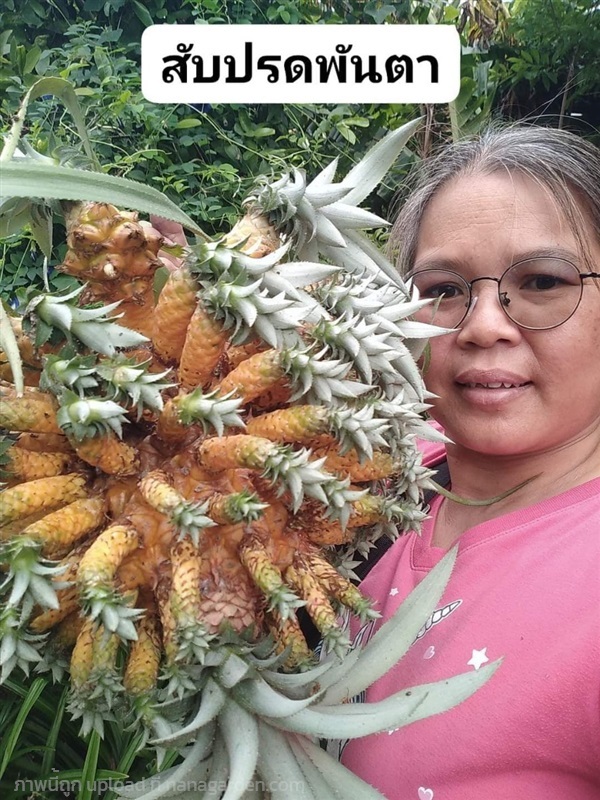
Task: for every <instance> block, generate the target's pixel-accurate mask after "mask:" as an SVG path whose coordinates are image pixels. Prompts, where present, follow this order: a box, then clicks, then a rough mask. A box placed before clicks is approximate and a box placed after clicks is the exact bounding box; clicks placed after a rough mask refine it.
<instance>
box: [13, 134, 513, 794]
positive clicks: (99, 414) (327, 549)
mask: <svg viewBox="0 0 600 800" xmlns="http://www.w3.org/2000/svg"><path fill="white" fill-rule="evenodd" d="M414 127H415V126H414V124H411V125H409V126H407V128H406V130H400V131H396V132H394V133H392V134H390V135H389V136H388V137H387V138H386V139H384V140H383V142H381V143H380V144H379V145H377V146H376V147H375V148H374V150H373V151H372V152H371V153H370V154H368V155H367V157H366V159H365V160H364V162H362V163H361V164H359V165H357V166H356V167H355V168H354V169H353V170H352V171H351V172H350V173H349V175H348V176H346V178H345V179H344V180H343V181H341V182H340V183H335V182H333V177H334V174H335V163H334V164H333V165H330V166H329V167H327V168H326V169H325V170H324V171H323V172H322V173H321V174H320V175H319V176H317V178H316V179H315V180H313V181H312V182H311V183H308V184H307V182H306V179H305V177H304V175H303V174H301V173H299V172H296V173H294V175H293V176H292V177H284V178H282V179H281V180H280V181H277V182H275V183H271V184H269V183H267V182H263V183H262V184H261V186H260V187H259V189H258V190H257V191H256V192H255V193H254V194H253V195H252V196H251V197H250V198H249V199H248V201H247V203H246V206H247V214H246V216H245V217H244V219H243V220H241V221H240V222H239V223H238V224H237V225H236V226H235V227H234V229H233V230H232V231H231V232H230V233H229V234H228V235H226V236H225V237H223V238H222V239H221V240H219V241H214V242H202V243H200V244H195V245H191V246H190V247H189V248H188V249H187V251H186V254H185V258H184V259H183V261H182V265H181V266H180V267H179V268H178V269H177V270H176V271H174V272H173V273H172V274H171V275H170V277H169V278H168V280H167V282H166V284H165V285H164V287H163V289H162V292H161V294H160V296H159V297H158V300H157V301H156V302H155V299H154V296H153V282H154V272H155V270H156V269H157V267H158V265H159V263H160V262H159V260H158V258H157V254H158V251H159V249H160V245H161V240H160V237H157V236H156V235H155V234H153V233H152V231H150V229H149V228H148V226H147V225H145V224H144V223H143V222H140V221H139V220H138V217H137V214H135V213H133V212H121V211H119V210H118V209H117V208H115V207H114V206H112V205H110V204H107V203H94V202H87V203H85V204H77V205H71V206H70V208H69V212H68V214H67V242H68V245H69V250H68V252H67V255H66V257H65V260H64V262H63V264H62V265H61V267H60V268H61V269H62V270H63V271H65V272H67V273H68V274H70V275H74V276H75V277H77V278H80V279H81V280H82V281H85V282H86V284H85V288H84V287H83V286H82V287H80V288H78V289H75V290H74V291H72V292H70V293H69V294H66V295H62V296H52V295H40V296H38V297H36V298H34V299H33V300H32V301H31V302H30V304H29V306H28V308H27V311H26V314H25V322H24V325H23V327H22V328H21V327H20V326H18V330H19V332H20V333H19V337H20V339H19V341H18V342H16V343H15V340H14V338H11V336H10V335H9V334H8V333H7V334H4V333H2V331H4V330H5V329H6V325H4V322H5V321H4V322H3V320H4V317H2V314H3V313H4V312H0V322H3V325H4V327H3V328H2V329H1V330H0V334H1V335H0V340H3V341H4V342H5V345H4V349H5V351H6V358H4V359H3V360H2V363H3V364H8V365H9V366H10V367H11V369H12V373H13V375H14V376H15V387H16V388H13V387H12V386H10V385H7V384H2V385H1V386H0V389H1V391H2V396H1V402H0V425H2V427H4V428H5V429H6V430H7V432H8V437H9V438H8V439H7V440H6V446H5V447H4V449H3V460H4V462H5V464H4V469H5V472H6V475H7V478H8V483H7V485H6V488H5V489H4V492H3V494H2V503H1V508H2V511H1V515H0V561H1V562H2V564H1V568H2V570H3V571H4V573H5V580H4V581H3V583H2V585H1V586H0V600H1V603H0V607H1V608H2V611H0V667H1V675H0V681H1V680H5V679H6V678H7V677H8V675H10V673H11V671H12V670H13V669H17V668H21V669H22V670H24V671H25V672H27V671H28V670H29V669H30V667H31V665H32V664H37V665H38V666H37V669H39V670H51V671H52V674H53V676H54V677H56V678H57V679H63V676H64V675H65V674H66V673H67V672H69V673H70V678H69V680H70V684H71V695H70V702H69V709H70V712H71V714H72V716H73V718H75V719H81V722H82V734H83V735H86V734H87V733H89V732H90V731H91V730H96V731H97V732H98V733H100V734H101V735H102V733H103V731H104V726H105V724H106V723H110V722H111V721H112V720H115V719H121V718H123V717H124V716H127V715H129V719H130V721H131V724H132V725H136V726H139V727H140V728H142V729H143V730H144V731H145V740H144V741H146V740H148V739H150V740H152V742H153V744H155V745H156V746H157V747H158V748H159V749H162V748H173V747H174V748H176V749H178V750H180V751H181V753H182V755H183V762H182V763H181V764H179V765H177V766H175V767H174V768H172V769H170V770H167V771H165V772H163V773H160V775H159V776H158V777H154V778H152V779H151V780H149V781H148V782H147V784H145V783H142V785H140V786H138V787H136V789H135V796H136V797H144V796H145V795H146V793H148V797H152V798H158V797H163V796H164V797H166V796H172V794H173V791H175V789H174V787H175V786H176V785H177V782H178V780H179V778H180V777H183V776H185V778H186V780H192V779H198V780H200V779H202V780H204V779H205V778H207V777H208V778H209V779H211V778H215V779H217V778H218V779H219V780H221V781H222V780H225V781H227V786H228V788H227V790H226V793H225V795H224V797H226V798H227V800H239V799H240V798H242V797H244V798H247V797H256V798H258V797H260V796H261V794H260V789H258V788H257V789H256V790H255V791H254V790H249V789H247V787H248V784H249V781H251V780H252V778H253V776H254V775H255V774H258V775H259V776H261V777H262V778H263V779H265V780H270V779H275V777H276V775H278V774H279V772H278V770H284V771H285V772H286V774H288V775H289V776H290V778H293V777H294V776H296V777H297V778H299V779H300V778H301V780H302V782H303V785H305V787H306V792H305V794H304V795H303V797H306V798H307V799H308V798H311V797H317V796H318V797H319V798H320V799H321V798H322V799H323V800H327V799H328V798H333V797H338V796H346V797H355V796H358V794H357V793H356V792H357V789H356V787H357V780H356V779H355V778H352V777H351V776H349V775H348V774H347V773H345V771H344V770H343V769H342V768H341V767H336V766H335V764H333V762H331V763H325V762H323V759H325V760H326V761H327V758H328V757H327V756H326V755H325V754H324V753H322V752H321V751H320V750H319V749H318V748H316V747H315V746H314V744H312V742H311V741H310V738H307V737H313V738H314V737H335V738H338V737H347V736H361V735H366V734H368V733H372V732H376V731H382V730H387V729H388V728H390V727H398V726H399V725H402V724H408V722H410V721H413V720H414V719H416V718H418V717H422V716H425V715H427V714H430V713H435V712H438V711H441V710H444V709H446V708H449V707H451V706H452V705H454V704H456V703H457V702H459V701H460V700H461V699H462V698H464V697H466V696H468V695H469V694H470V693H471V692H472V691H474V689H475V688H476V686H477V685H479V684H480V683H482V682H483V681H484V680H485V679H486V678H487V677H489V675H490V674H491V673H492V672H493V670H494V669H495V667H496V666H497V665H496V664H494V665H488V667H487V668H485V667H484V668H483V669H481V670H479V671H478V672H477V673H476V674H473V673H469V674H468V675H467V676H458V677H457V678H454V679H452V680H450V681H447V682H444V684H440V685H439V686H429V687H417V688H415V689H413V690H412V696H410V697H408V696H406V695H403V694H402V693H401V694H400V695H398V696H395V697H394V698H391V699H390V703H389V704H388V705H386V704H377V707H376V708H373V709H369V708H365V709H364V712H365V713H364V714H363V713H362V712H360V711H358V710H357V709H356V708H353V709H351V710H348V711H347V712H346V711H345V710H343V709H340V708H333V707H332V706H333V705H335V704H336V703H339V702H340V701H342V700H345V699H347V698H348V697H351V696H352V695H353V694H355V693H358V692H360V691H362V690H363V689H364V688H365V686H366V685H368V684H370V683H371V682H372V681H373V680H375V679H376V678H377V677H378V676H380V675H382V674H383V673H384V672H385V671H386V670H387V669H388V668H389V667H390V666H391V665H392V663H394V660H396V659H397V658H399V657H400V656H401V655H402V653H403V652H404V650H405V649H406V648H407V647H408V646H409V645H410V642H411V641H412V640H413V639H414V637H415V635H416V633H417V632H418V630H419V628H420V627H421V625H422V624H423V621H424V619H425V618H426V616H427V615H428V614H429V613H430V612H431V610H433V608H434V607H435V603H436V602H437V599H438V598H439V597H440V596H441V593H442V591H443V588H444V585H445V582H446V580H447V578H448V574H449V570H450V569H451V566H452V560H453V554H450V555H449V556H448V557H447V558H446V559H445V560H444V561H443V562H442V563H441V565H440V566H439V567H438V568H437V569H436V570H434V571H433V572H432V573H431V574H430V575H429V576H428V578H426V580H425V581H423V584H422V585H421V586H419V588H418V590H417V596H416V598H415V600H414V606H415V609H414V613H413V612H411V611H407V612H406V613H403V614H401V615H400V617H399V618H398V619H396V620H394V621H392V622H390V623H388V625H387V626H386V627H387V634H386V632H385V631H384V630H382V631H381V632H379V633H378V634H377V635H376V636H375V638H374V639H373V641H372V643H371V644H370V645H369V646H368V647H367V648H366V649H365V650H364V651H363V652H360V653H355V654H353V655H352V656H348V657H345V652H346V650H347V647H348V644H349V642H348V639H347V635H346V633H345V628H344V622H343V617H344V613H345V614H350V613H352V614H355V615H357V616H358V617H360V618H361V619H362V620H368V619H373V618H375V617H377V613H376V611H375V610H374V609H372V608H371V607H370V604H369V602H368V601H367V599H366V598H364V597H363V596H362V595H361V594H360V591H359V590H358V589H357V588H356V586H354V584H353V583H352V582H351V580H350V578H351V577H352V575H351V571H349V567H348V564H351V563H352V558H353V557H355V556H356V557H359V558H360V557H362V556H364V555H365V554H366V553H367V552H368V550H369V548H370V547H372V545H373V542H374V541H375V540H376V539H377V538H378V537H379V536H382V535H386V534H387V535H388V536H390V537H392V538H393V537H395V536H396V535H397V531H398V528H399V529H400V530H402V529H406V528H409V527H413V528H414V527H418V525H419V522H420V521H421V520H422V519H423V516H424V512H423V510H422V508H421V506H420V502H421V491H422V489H423V488H425V487H427V486H428V485H429V480H430V472H429V471H428V470H427V469H425V468H424V467H423V466H421V463H420V458H419V454H418V450H417V448H416V444H415V440H416V437H417V436H418V435H425V436H427V435H431V432H430V429H429V428H428V426H427V425H426V424H425V423H424V421H423V417H422V412H423V411H424V410H425V409H426V408H427V404H426V400H427V395H426V392H425V390H424V388H423V385H422V383H421V379H420V375H419V372H418V369H417V367H416V364H415V362H414V359H413V357H412V355H411V348H412V349H415V348H416V350H419V348H420V347H421V341H420V340H422V339H424V338H426V337H428V336H431V335H434V334H437V333H439V332H440V331H439V330H437V329H434V328H432V327H431V326H427V325H420V324H417V323H414V322H412V321H407V318H408V317H410V315H411V314H412V313H413V312H414V310H415V309H416V308H418V307H420V304H422V301H419V299H418V298H417V297H416V296H415V295H414V294H413V293H412V292H411V290H410V288H409V287H407V286H405V285H404V284H402V282H401V281H400V280H399V279H398V278H397V276H396V275H395V274H394V272H393V270H392V268H391V266H390V265H389V264H388V263H387V262H386V261H385V259H383V257H382V256H380V255H379V254H378V253H377V251H376V250H375V249H374V248H373V247H372V246H371V245H370V244H369V243H368V240H367V239H366V238H365V237H364V235H363V234H362V233H360V230H361V229H363V228H366V227H372V226H373V225H379V224H382V222H383V221H382V220H380V219H379V218H377V217H375V216H374V215H372V214H370V213H369V212H366V211H363V210H362V209H359V208H358V207H357V205H358V203H359V202H361V201H362V200H363V199H364V198H365V196H366V195H367V194H368V193H369V192H370V191H371V189H372V188H374V186H375V185H376V183H377V182H378V181H379V180H380V179H381V177H382V176H383V174H384V172H385V170H386V169H387V167H388V166H389V165H390V164H391V161H392V160H393V158H394V157H395V155H396V154H397V153H398V152H399V151H400V149H402V147H403V146H404V144H405V142H406V139H407V138H408V136H409V135H410V133H411V132H412V130H413V129H414ZM292 256H293V257H294V258H295V259H296V260H295V261H294V260H290V259H291V257H292ZM342 268H343V269H342ZM8 327H10V325H9V326H8ZM28 337H29V338H28ZM415 342H416V344H415ZM18 348H20V350H21V351H22V352H23V353H27V354H28V362H27V363H28V364H30V365H32V367H33V366H34V367H36V369H38V370H41V371H40V372H38V376H39V377H38V381H37V383H36V384H35V385H34V386H27V387H26V388H24V387H23V383H24V381H23V374H22V372H21V371H20V362H19V359H18V358H17V356H16V355H15V353H17V350H18ZM3 374H4V373H3ZM18 376H20V377H19V378H18ZM30 377H31V376H29V378H30ZM334 545H343V547H344V549H343V551H342V552H339V551H338V550H336V549H335V548H334V547H333V546H334ZM50 559H54V560H50ZM57 559H60V560H57ZM419 598H420V600H419ZM300 608H302V609H303V613H306V614H308V616H309V617H310V618H311V619H312V621H313V623H314V625H315V626H316V628H317V629H318V630H319V631H320V632H321V634H322V637H323V646H324V651H325V652H326V653H327V655H326V659H325V662H324V663H323V664H321V665H319V664H317V662H316V659H315V656H314V654H313V653H312V652H311V651H310V649H309V648H308V646H307V644H306V641H305V639H304V636H303V634H302V630H301V627H300V625H299V622H298V617H297V612H298V610H299V609H300ZM341 612H344V613H342V614H341ZM417 612H418V613H417ZM48 634H49V635H48ZM69 650H72V654H71V656H70V666H69V665H68V653H69ZM120 651H122V652H123V653H124V655H125V657H124V658H121V657H120V655H121V652H120ZM380 706H381V707H380ZM188 745H189V746H188ZM360 792H361V794H360V796H361V797H362V796H364V797H373V798H375V797H378V796H379V795H377V793H375V792H374V791H371V790H369V789H367V788H366V787H364V786H363V787H362V788H361V789H360ZM340 793H341V794H340ZM123 795H124V796H125V797H127V796H133V795H131V794H128V790H126V789H124V790H123Z"/></svg>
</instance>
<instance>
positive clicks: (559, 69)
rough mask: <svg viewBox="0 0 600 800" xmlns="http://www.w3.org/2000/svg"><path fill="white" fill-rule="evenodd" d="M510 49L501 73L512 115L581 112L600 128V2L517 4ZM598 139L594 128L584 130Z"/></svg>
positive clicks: (532, 0)
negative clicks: (599, 79) (599, 74)
mask: <svg viewBox="0 0 600 800" xmlns="http://www.w3.org/2000/svg"><path fill="white" fill-rule="evenodd" d="M511 37H512V41H511V49H510V51H506V52H504V58H503V60H502V62H501V63H500V64H499V67H498V73H499V76H500V79H501V81H502V89H503V92H504V93H505V96H506V102H505V107H507V110H508V111H509V113H511V115H513V116H515V115H516V116H522V115H523V114H524V113H527V112H534V113H544V114H546V115H551V114H553V115H560V117H561V119H560V120H559V122H558V124H564V119H563V118H564V115H565V114H566V113H568V112H569V111H572V110H573V111H577V112H579V113H582V114H584V115H585V117H586V122H587V123H588V125H589V126H590V127H591V126H596V127H598V126H599V125H600V83H599V82H598V66H597V64H598V53H599V52H600V6H599V5H598V2H597V0H516V1H515V3H514V7H513V17H512V24H511ZM582 132H583V133H584V134H585V135H588V136H589V135H593V131H592V130H591V129H589V128H588V129H587V130H583V131H582Z"/></svg>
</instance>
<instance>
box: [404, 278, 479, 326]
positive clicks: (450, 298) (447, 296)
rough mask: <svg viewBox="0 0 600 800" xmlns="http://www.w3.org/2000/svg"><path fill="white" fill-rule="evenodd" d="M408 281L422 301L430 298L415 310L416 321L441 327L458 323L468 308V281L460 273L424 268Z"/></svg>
mask: <svg viewBox="0 0 600 800" xmlns="http://www.w3.org/2000/svg"><path fill="white" fill-rule="evenodd" d="M411 280H412V282H413V284H414V286H416V287H417V289H418V290H419V297H420V298H421V299H422V300H432V301H433V302H432V303H430V304H428V305H426V306H425V307H424V308H421V309H419V310H418V311H417V312H416V313H415V315H414V318H415V319H416V320H417V321H418V322H427V323H429V324H432V325H439V326H440V327H442V328H455V327H457V326H458V325H460V323H461V322H462V320H463V318H464V316H465V314H466V313H467V310H468V308H469V295H470V291H469V284H468V283H467V282H466V281H465V280H464V279H463V278H461V276H460V275H458V274H457V273H455V272H448V271H446V270H443V269H425V270H422V271H421V272H415V273H414V274H413V275H412V277H411Z"/></svg>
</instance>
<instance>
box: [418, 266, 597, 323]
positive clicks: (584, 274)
mask: <svg viewBox="0 0 600 800" xmlns="http://www.w3.org/2000/svg"><path fill="white" fill-rule="evenodd" d="M544 260H545V261H548V260H552V261H562V262H563V263H564V264H569V266H571V267H573V269H574V270H575V272H576V273H577V274H578V275H579V285H580V292H579V300H578V301H577V305H576V306H575V308H574V309H573V311H571V313H570V314H569V316H568V317H566V318H565V319H563V321H562V322H557V323H556V325H548V326H546V327H544V328H533V327H532V326H531V325H523V324H521V323H520V322H517V321H516V320H515V319H513V318H512V317H511V316H510V314H509V313H508V311H507V310H506V307H507V304H506V303H505V302H504V300H503V299H502V294H504V295H505V296H506V292H503V293H501V292H500V283H501V282H502V279H503V278H504V276H505V275H506V273H507V272H509V271H510V270H511V269H512V268H513V267H518V266H519V265H520V264H526V263H527V262H528V261H544ZM425 272H446V273H448V274H449V275H455V276H456V277H457V278H459V279H460V280H461V281H462V282H463V283H464V284H465V286H466V287H467V288H468V290H469V301H468V303H467V305H466V311H465V313H464V314H463V316H462V317H461V318H460V320H459V321H458V322H457V323H456V325H454V326H453V328H454V329H457V330H458V328H460V326H461V325H462V324H463V322H464V321H465V319H466V318H467V316H468V315H469V312H470V311H471V305H472V303H473V284H474V283H477V282H478V281H494V282H495V283H497V284H498V302H499V303H500V308H501V309H502V311H504V313H505V314H506V316H507V317H508V319H509V320H510V321H511V322H513V323H514V324H515V325H516V326H517V327H519V328H523V330H527V331H550V330H552V329H553V328H559V327H560V326H561V325H564V324H565V322H567V321H568V320H570V319H571V317H572V316H573V315H574V314H575V312H576V311H577V309H578V308H579V306H580V304H581V298H582V297H583V287H584V286H585V284H584V282H583V281H584V279H585V278H600V272H580V271H579V269H578V267H577V266H576V265H575V264H573V262H572V261H568V260H567V259H566V258H561V257H560V256H543V257H541V256H537V257H536V256H534V257H533V258H523V259H521V261H515V263H514V264H510V265H509V266H508V267H507V268H506V269H505V270H504V272H503V273H502V275H500V277H499V278H494V277H492V276H487V275H483V276H481V277H480V278H473V280H472V281H468V280H467V279H466V278H463V276H462V275H461V274H460V273H458V272H454V270H451V269H445V268H442V267H428V268H427V269H421V270H419V269H415V270H411V272H409V273H408V275H407V276H406V280H407V281H409V280H411V279H412V278H413V277H414V276H415V275H417V274H422V273H425ZM475 301H477V297H475Z"/></svg>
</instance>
